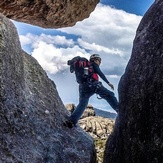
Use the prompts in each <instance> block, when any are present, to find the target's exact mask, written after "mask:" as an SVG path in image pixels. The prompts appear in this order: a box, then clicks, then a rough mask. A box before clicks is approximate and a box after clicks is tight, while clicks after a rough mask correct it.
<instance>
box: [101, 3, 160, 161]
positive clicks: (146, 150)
mask: <svg viewBox="0 0 163 163" xmlns="http://www.w3.org/2000/svg"><path fill="white" fill-rule="evenodd" d="M162 161H163V2H162V0H156V1H155V3H154V4H153V5H152V6H151V8H150V9H149V10H148V12H147V13H146V14H145V15H144V17H143V19H142V21H141V22H140V25H139V27H138V29H137V33H136V37H135V40H134V44H133V50H132V55H131V58H130V60H129V63H128V65H127V68H126V70H125V73H124V75H123V76H122V78H121V80H120V83H119V115H118V118H117V120H116V123H115V127H114V132H113V133H112V134H111V136H110V137H109V139H108V141H107V144H106V151H105V158H104V163H108V162H109V163H141V162H146V163H161V162H162Z"/></svg>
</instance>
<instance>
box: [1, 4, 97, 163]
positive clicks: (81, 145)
mask: <svg viewBox="0 0 163 163" xmlns="http://www.w3.org/2000/svg"><path fill="white" fill-rule="evenodd" d="M1 4H2V2H1ZM68 114H69V113H68V111H67V110H66V109H65V107H64V105H63V103H62V101H61V99H60V98H59V96H58V92H57V90H56V86H55V84H54V83H53V81H51V80H50V79H49V78H48V77H47V75H46V73H45V72H44V70H43V69H42V68H41V66H40V65H39V64H38V63H37V61H36V60H35V59H34V58H33V57H31V56H30V55H28V54H26V53H25V52H24V51H23V50H21V47H20V43H19V39H18V35H17V32H16V29H15V27H14V25H13V24H12V23H11V21H9V20H8V19H7V18H6V17H4V16H2V15H0V162H1V163H7V162H10V163H16V162H19V163H20V162H21V163H25V162H29V163H43V162H46V163H61V162H63V163H70V162H76V163H82V162H86V163H95V162H96V155H95V149H94V145H93V140H92V138H91V137H90V136H89V135H88V134H86V133H85V132H84V131H83V130H82V129H81V128H80V127H75V128H73V129H71V130H70V129H69V128H66V127H64V126H63V122H64V121H65V120H66V119H67V117H68Z"/></svg>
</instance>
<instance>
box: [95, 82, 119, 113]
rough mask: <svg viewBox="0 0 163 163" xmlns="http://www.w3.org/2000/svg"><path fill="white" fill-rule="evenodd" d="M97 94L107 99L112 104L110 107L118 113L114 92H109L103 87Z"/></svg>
mask: <svg viewBox="0 0 163 163" xmlns="http://www.w3.org/2000/svg"><path fill="white" fill-rule="evenodd" d="M96 93H97V94H99V96H100V97H101V98H103V99H105V100H106V101H107V102H108V103H109V104H110V106H111V107H112V108H113V109H114V110H115V111H116V112H118V101H117V99H116V97H115V95H114V93H113V92H111V91H109V90H108V89H107V88H105V87H104V86H103V85H101V87H99V88H98V89H97V91H96Z"/></svg>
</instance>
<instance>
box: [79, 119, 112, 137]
mask: <svg viewBox="0 0 163 163" xmlns="http://www.w3.org/2000/svg"><path fill="white" fill-rule="evenodd" d="M79 125H80V126H81V128H83V129H84V130H85V131H86V132H87V133H89V134H90V135H91V136H92V137H93V138H94V139H95V138H100V139H106V138H107V137H108V136H109V135H110V134H111V132H112V130H113V126H114V120H112V119H108V118H103V117H99V116H94V117H93V116H91V117H86V118H82V119H80V120H79Z"/></svg>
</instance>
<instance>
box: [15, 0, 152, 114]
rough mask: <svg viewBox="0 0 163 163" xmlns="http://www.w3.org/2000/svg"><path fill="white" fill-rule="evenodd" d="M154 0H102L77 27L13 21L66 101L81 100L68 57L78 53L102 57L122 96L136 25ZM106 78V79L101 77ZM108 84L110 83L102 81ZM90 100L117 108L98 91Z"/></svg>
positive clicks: (24, 45) (99, 105) (24, 44)
mask: <svg viewBox="0 0 163 163" xmlns="http://www.w3.org/2000/svg"><path fill="white" fill-rule="evenodd" d="M153 2H154V0H101V1H100V3H99V4H98V5H97V6H96V9H95V10H94V11H93V12H92V13H91V15H90V17H89V18H87V19H84V20H83V21H80V22H77V23H76V25H75V26H73V27H67V28H59V29H43V28H40V27H36V26H32V25H29V24H25V23H19V22H16V21H13V23H14V24H15V26H16V28H17V30H18V34H19V38H20V42H21V46H22V49H23V50H24V51H26V52H27V53H28V54H29V55H32V56H33V57H34V58H35V59H37V61H38V62H39V64H40V65H41V66H42V67H43V69H44V70H45V71H46V72H47V74H48V76H49V78H51V79H52V80H53V81H54V82H55V84H56V86H57V90H58V93H59V95H60V97H61V99H62V101H63V103H64V104H69V103H74V104H75V105H77V104H78V98H79V95H78V84H77V82H76V80H75V75H74V74H71V73H70V71H69V67H68V65H67V60H69V59H71V58H73V57H75V56H83V57H86V58H88V59H89V57H90V55H91V54H93V53H98V54H99V55H100V56H101V58H102V63H101V66H100V68H101V70H102V71H103V72H104V74H105V75H106V77H107V79H108V80H109V81H110V82H111V83H112V84H113V85H114V87H115V90H114V93H115V96H116V97H117V99H118V91H117V90H118V83H119V80H120V78H121V76H122V75H123V73H124V71H125V67H126V65H127V63H128V61H129V58H130V56H131V52H132V46H133V40H134V37H135V34H136V29H137V27H138V25H139V23H140V21H141V19H142V17H143V15H144V14H145V12H146V11H147V10H148V8H149V7H150V6H151V4H152V3H153ZM101 81H102V80H101ZM102 83H103V84H104V86H105V87H107V88H108V89H109V90H110V87H108V85H106V84H105V82H104V81H102ZM89 104H91V105H93V106H94V107H96V108H99V109H102V110H106V109H107V110H108V111H111V112H114V111H113V109H111V107H110V106H109V105H108V103H107V102H106V101H105V100H103V99H102V100H99V99H97V98H96V95H94V96H93V97H91V99H90V101H89Z"/></svg>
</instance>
